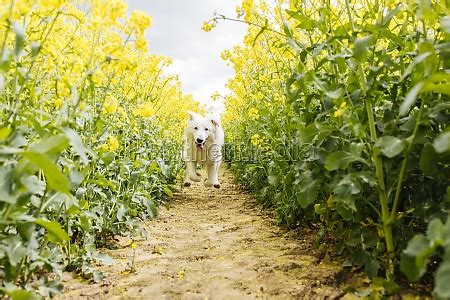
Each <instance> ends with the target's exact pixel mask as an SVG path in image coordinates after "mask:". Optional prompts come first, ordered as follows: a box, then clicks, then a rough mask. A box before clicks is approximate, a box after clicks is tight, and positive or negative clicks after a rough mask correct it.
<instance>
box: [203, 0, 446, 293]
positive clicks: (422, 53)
mask: <svg viewBox="0 0 450 300" xmlns="http://www.w3.org/2000/svg"><path fill="white" fill-rule="evenodd" d="M237 13H238V17H237V18H235V19H233V18H230V17H228V16H220V15H216V16H215V17H214V18H213V19H212V20H210V21H209V22H207V23H205V24H204V27H203V29H204V30H206V31H209V30H211V29H212V28H213V27H214V26H215V25H216V24H217V22H219V21H220V20H226V19H228V20H230V19H231V20H234V21H238V22H245V23H247V24H248V33H247V35H246V36H245V38H244V44H243V45H241V46H236V47H235V48H234V49H232V50H231V51H225V52H223V58H224V59H225V60H227V61H228V62H229V63H230V65H231V66H233V67H234V70H235V72H236V74H235V76H234V78H232V79H231V80H230V81H229V83H228V87H229V88H230V89H231V90H232V94H231V95H230V96H227V97H226V105H227V112H226V115H225V126H226V132H227V136H228V148H227V159H228V160H230V161H231V166H232V169H233V170H234V171H235V172H236V174H237V176H238V179H239V180H241V181H242V182H245V185H246V186H247V187H248V188H249V189H251V190H253V191H254V192H255V193H256V195H257V197H258V200H259V201H260V202H261V203H263V204H265V205H267V206H272V207H274V208H275V209H276V210H277V212H278V216H279V220H280V222H281V223H284V224H286V225H288V226H299V225H302V226H303V225H304V224H308V223H310V222H317V221H320V222H321V224H323V225H322V229H321V231H320V232H319V233H320V236H319V238H320V237H321V236H325V235H327V236H333V237H334V238H335V240H336V243H337V247H338V248H337V249H338V251H337V252H338V253H341V254H343V255H345V256H346V257H347V259H346V261H345V265H346V266H352V265H353V266H356V267H358V266H359V267H363V268H364V270H365V271H366V273H367V274H368V275H369V277H370V278H386V280H384V281H380V280H374V281H373V282H374V284H375V282H377V283H378V286H379V287H380V288H381V289H384V290H385V291H388V292H389V290H391V291H392V288H393V287H394V285H393V284H392V283H393V280H395V279H397V278H399V277H401V276H404V275H401V274H406V276H407V277H408V279H410V280H412V281H415V280H419V279H420V278H421V277H422V276H423V275H424V274H425V272H426V269H427V263H428V262H429V261H433V262H434V263H433V266H432V271H431V272H430V273H429V276H428V277H430V275H432V276H434V274H435V290H434V291H435V296H437V297H442V298H448V297H450V289H449V288H448V282H450V218H449V208H450V188H449V181H450V177H449V174H450V127H449V119H450V115H449V110H450V101H449V95H450V40H449V38H450V16H449V14H450V6H449V4H448V1H422V0H421V1H417V2H415V1H406V2H405V3H397V2H394V1H375V0H368V1H360V0H356V1H348V0H347V1H342V0H339V1H329V0H323V1H297V0H290V1H274V2H273V3H272V2H271V1H257V0H255V1H253V0H244V1H243V2H242V6H241V7H238V9H237ZM427 226H428V229H426V228H427ZM425 231H426V235H425V234H419V233H421V232H425ZM416 234H419V235H416ZM319 242H320V240H319ZM430 257H432V260H429V258H430ZM436 264H439V267H438V268H437V270H436ZM400 271H401V272H403V273H401V272H400Z"/></svg>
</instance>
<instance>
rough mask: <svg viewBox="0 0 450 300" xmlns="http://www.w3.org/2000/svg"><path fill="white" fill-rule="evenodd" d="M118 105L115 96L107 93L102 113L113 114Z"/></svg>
mask: <svg viewBox="0 0 450 300" xmlns="http://www.w3.org/2000/svg"><path fill="white" fill-rule="evenodd" d="M118 107H119V101H117V99H116V97H114V96H112V95H107V96H106V99H105V103H104V104H103V113H104V114H114V113H115V112H116V111H117V108H118Z"/></svg>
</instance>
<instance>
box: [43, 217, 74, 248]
mask: <svg viewBox="0 0 450 300" xmlns="http://www.w3.org/2000/svg"><path fill="white" fill-rule="evenodd" d="M35 223H36V224H38V225H41V226H42V227H44V228H45V229H47V231H48V233H49V234H50V235H51V236H52V237H54V238H55V239H53V240H52V242H57V243H61V242H65V241H68V240H69V235H68V234H67V232H66V231H65V230H64V229H63V228H62V227H61V225H60V224H59V223H58V222H55V221H48V220H44V219H37V220H36V221H35Z"/></svg>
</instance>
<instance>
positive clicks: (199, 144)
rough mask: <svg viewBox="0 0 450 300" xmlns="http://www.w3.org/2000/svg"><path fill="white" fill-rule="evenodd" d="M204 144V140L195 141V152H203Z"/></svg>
mask: <svg viewBox="0 0 450 300" xmlns="http://www.w3.org/2000/svg"><path fill="white" fill-rule="evenodd" d="M205 142H206V140H202V139H197V140H196V141H195V146H196V147H197V150H199V151H203V150H204V149H205Z"/></svg>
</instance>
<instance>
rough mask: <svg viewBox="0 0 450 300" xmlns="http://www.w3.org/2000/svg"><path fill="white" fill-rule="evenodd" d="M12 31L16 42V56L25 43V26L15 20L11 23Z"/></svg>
mask: <svg viewBox="0 0 450 300" xmlns="http://www.w3.org/2000/svg"><path fill="white" fill-rule="evenodd" d="M13 28H14V33H15V34H16V43H15V45H14V54H15V55H16V56H18V55H19V54H20V52H21V51H22V49H23V46H24V45H25V28H23V26H22V24H20V23H17V22H15V23H14V24H13Z"/></svg>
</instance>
